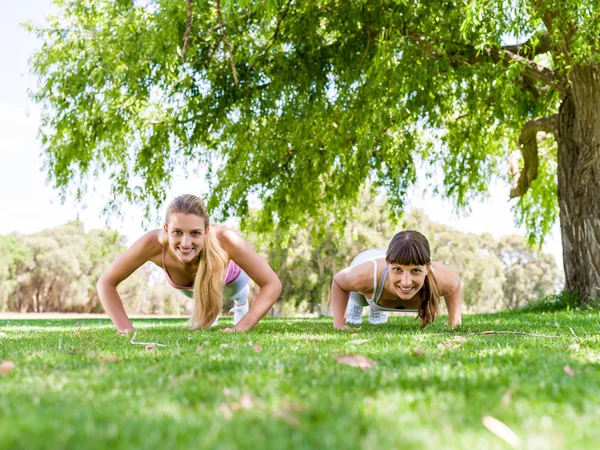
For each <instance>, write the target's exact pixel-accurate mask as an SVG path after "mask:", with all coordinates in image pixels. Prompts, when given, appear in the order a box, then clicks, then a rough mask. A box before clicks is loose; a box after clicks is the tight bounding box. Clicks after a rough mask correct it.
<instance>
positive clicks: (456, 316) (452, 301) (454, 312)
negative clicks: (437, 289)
mask: <svg viewBox="0 0 600 450" xmlns="http://www.w3.org/2000/svg"><path fill="white" fill-rule="evenodd" d="M444 300H445V301H446V307H447V308H448V320H449V322H450V327H451V328H454V327H455V326H456V325H460V324H461V323H462V318H461V311H460V309H461V295H460V279H459V280H458V284H457V286H456V289H455V290H454V292H453V293H451V294H448V295H446V296H444Z"/></svg>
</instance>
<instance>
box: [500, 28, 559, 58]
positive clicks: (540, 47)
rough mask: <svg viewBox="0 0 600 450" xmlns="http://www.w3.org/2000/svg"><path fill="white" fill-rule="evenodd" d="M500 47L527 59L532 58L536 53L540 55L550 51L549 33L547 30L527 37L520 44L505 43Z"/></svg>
mask: <svg viewBox="0 0 600 450" xmlns="http://www.w3.org/2000/svg"><path fill="white" fill-rule="evenodd" d="M535 41H538V43H537V45H536V46H535V47H534V44H533V42H535ZM501 49H502V50H506V51H507V52H510V53H514V54H515V55H519V56H522V57H524V58H527V59H533V58H535V57H536V56H537V55H542V54H544V53H546V52H549V51H550V35H549V33H548V32H545V33H543V34H541V35H539V36H533V37H531V38H529V39H528V40H527V41H525V42H523V43H522V44H515V45H505V46H503V47H501Z"/></svg>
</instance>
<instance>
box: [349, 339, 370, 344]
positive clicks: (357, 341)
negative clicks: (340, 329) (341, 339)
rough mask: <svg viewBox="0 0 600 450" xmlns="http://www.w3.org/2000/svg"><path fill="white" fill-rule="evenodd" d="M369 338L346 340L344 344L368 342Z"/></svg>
mask: <svg viewBox="0 0 600 450" xmlns="http://www.w3.org/2000/svg"><path fill="white" fill-rule="evenodd" d="M369 341H370V339H353V340H351V341H348V342H346V344H348V345H360V344H364V343H365V342H369Z"/></svg>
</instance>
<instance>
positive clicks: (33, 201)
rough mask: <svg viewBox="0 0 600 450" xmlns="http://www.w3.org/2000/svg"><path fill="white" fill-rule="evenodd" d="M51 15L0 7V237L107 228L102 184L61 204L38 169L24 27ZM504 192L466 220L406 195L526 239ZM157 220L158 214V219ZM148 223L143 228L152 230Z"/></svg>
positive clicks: (18, 5)
mask: <svg viewBox="0 0 600 450" xmlns="http://www.w3.org/2000/svg"><path fill="white" fill-rule="evenodd" d="M52 11H53V6H52V2H51V1H50V0H20V1H18V2H2V5H1V6H0V192H1V194H0V211H1V213H0V234H6V233H10V232H12V231H17V232H19V233H22V234H28V233H33V232H37V231H41V230H44V229H47V228H52V227H55V226H58V225H61V224H63V223H65V222H67V221H69V220H74V219H76V218H79V219H80V220H82V221H83V223H84V224H85V226H86V228H88V229H91V228H102V227H104V226H105V225H106V223H107V218H106V217H105V216H103V214H102V209H103V207H104V206H105V204H106V194H105V193H103V192H102V190H103V189H102V188H103V186H102V184H103V183H100V184H99V187H98V189H97V190H96V192H95V193H93V192H92V193H90V194H89V195H87V196H86V197H85V198H84V203H85V207H82V206H81V205H78V204H76V203H75V201H74V200H73V199H72V198H67V201H66V202H65V203H64V204H62V203H61V200H60V196H59V192H58V191H57V190H55V189H53V188H52V187H51V186H50V185H49V184H48V183H47V182H46V178H47V176H46V174H45V173H44V172H43V170H42V169H43V168H42V158H41V156H40V154H41V143H40V141H39V139H38V129H39V125H40V108H39V106H38V105H37V104H35V103H34V102H33V101H32V100H31V99H30V98H29V95H28V93H27V92H28V89H32V88H34V87H35V84H36V79H35V77H34V76H32V75H30V73H29V66H28V60H29V58H30V57H31V55H32V54H33V53H34V51H36V50H37V49H39V48H40V47H41V42H39V41H38V40H37V38H36V37H35V36H33V35H31V34H28V33H27V32H26V31H25V30H24V29H23V28H22V27H21V26H20V24H21V23H24V22H28V21H32V22H33V23H34V24H41V23H43V20H44V16H45V15H46V14H47V13H49V12H52ZM203 185H204V182H203V181H202V180H201V179H199V178H194V177H188V178H186V179H178V180H176V181H175V182H174V183H173V185H172V187H171V189H170V190H169V191H168V195H167V198H173V197H175V196H176V195H179V194H182V193H186V192H189V193H197V192H198V186H203ZM508 192H509V186H508V185H507V184H505V183H502V182H500V181H498V182H494V183H492V185H491V187H490V195H489V198H487V199H485V200H482V201H479V202H475V203H473V204H472V205H471V211H470V213H469V214H465V213H461V214H459V213H457V212H456V211H455V209H454V207H453V205H452V203H451V202H450V201H448V200H444V199H442V198H440V197H437V196H434V195H433V194H432V192H431V189H430V187H429V186H428V185H427V184H426V183H425V182H419V183H418V184H417V185H416V186H415V187H414V188H413V189H412V191H411V193H410V195H409V208H410V207H418V208H421V209H423V210H424V211H425V213H426V214H427V216H428V217H429V219H430V220H433V221H436V222H440V223H444V224H446V225H449V226H452V227H454V228H456V229H458V230H461V231H465V232H473V233H483V232H488V233H490V234H492V235H493V236H495V237H496V238H499V237H500V236H502V235H506V234H520V235H524V234H525V230H524V229H519V228H516V226H515V224H514V219H513V214H512V212H511V210H510V207H511V205H513V204H514V202H515V200H512V201H509V198H508ZM126 211H127V212H126V214H125V215H124V217H123V218H120V219H119V218H114V217H113V218H111V219H110V221H109V224H110V226H111V227H113V228H116V229H119V230H120V231H121V233H123V234H125V235H126V236H127V237H128V240H129V241H130V242H133V241H134V240H135V239H137V237H139V236H141V235H142V234H143V232H144V231H146V230H145V229H144V228H143V227H142V222H143V217H142V216H143V212H142V208H141V207H140V208H136V207H127V208H126ZM160 215H161V216H162V214H160ZM153 225H156V224H150V225H149V226H146V227H147V228H152V227H153ZM561 248H562V247H561V242H560V229H559V226H558V224H557V225H555V227H554V229H553V230H552V232H551V234H550V235H549V236H548V237H547V240H546V243H545V245H544V247H543V250H544V251H545V252H548V253H551V254H553V255H554V256H555V258H556V259H557V263H558V265H559V267H560V268H561V269H562V250H561Z"/></svg>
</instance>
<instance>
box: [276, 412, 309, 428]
mask: <svg viewBox="0 0 600 450" xmlns="http://www.w3.org/2000/svg"><path fill="white" fill-rule="evenodd" d="M273 417H275V418H276V419H280V420H283V421H284V422H285V423H287V424H288V425H291V426H293V427H295V428H302V422H300V420H298V418H297V417H296V416H294V415H293V414H291V413H290V412H288V411H284V410H276V411H273Z"/></svg>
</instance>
